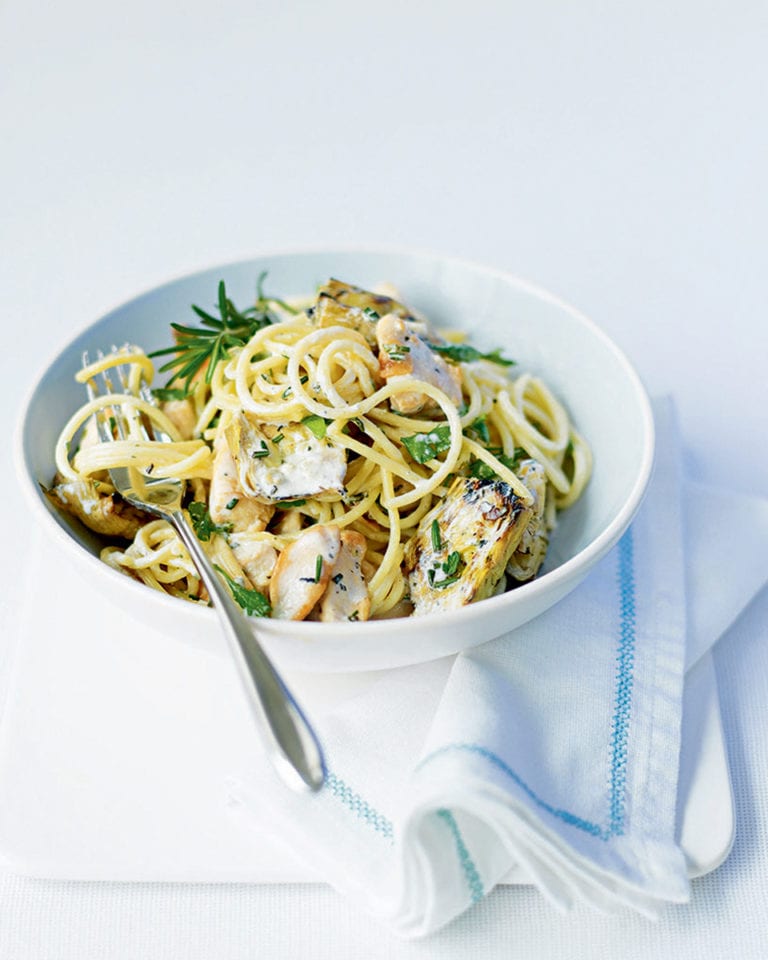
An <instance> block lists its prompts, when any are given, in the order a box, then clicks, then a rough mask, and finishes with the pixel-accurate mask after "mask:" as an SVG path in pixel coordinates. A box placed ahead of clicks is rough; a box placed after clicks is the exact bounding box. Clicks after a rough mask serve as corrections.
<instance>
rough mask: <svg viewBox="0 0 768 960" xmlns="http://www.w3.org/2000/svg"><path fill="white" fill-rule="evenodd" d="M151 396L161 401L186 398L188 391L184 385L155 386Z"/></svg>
mask: <svg viewBox="0 0 768 960" xmlns="http://www.w3.org/2000/svg"><path fill="white" fill-rule="evenodd" d="M152 396H153V397H154V398H155V400H159V401H160V402H161V403H163V402H164V401H166V400H186V399H187V397H188V396H189V392H188V391H187V390H186V389H185V388H184V387H155V388H154V389H153V390H152Z"/></svg>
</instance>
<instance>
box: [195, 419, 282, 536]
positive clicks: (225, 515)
mask: <svg viewBox="0 0 768 960" xmlns="http://www.w3.org/2000/svg"><path fill="white" fill-rule="evenodd" d="M208 512H209V513H210V515H211V519H212V520H213V522H214V523H231V524H232V529H233V530H235V531H240V532H245V531H249V532H251V533H258V532H259V531H261V530H266V527H267V524H268V523H269V521H270V520H271V519H272V514H273V513H274V512H275V508H274V507H273V506H270V505H269V504H266V503H262V502H261V501H259V500H254V499H253V498H252V497H249V496H246V494H245V491H244V490H243V488H242V486H241V485H240V482H239V480H238V476H237V464H236V463H235V460H234V457H233V456H232V453H231V452H230V449H229V444H228V443H227V439H226V437H225V436H224V433H223V432H222V431H221V430H218V431H217V432H216V438H215V440H214V441H213V474H212V476H211V489H210V493H209V494H208Z"/></svg>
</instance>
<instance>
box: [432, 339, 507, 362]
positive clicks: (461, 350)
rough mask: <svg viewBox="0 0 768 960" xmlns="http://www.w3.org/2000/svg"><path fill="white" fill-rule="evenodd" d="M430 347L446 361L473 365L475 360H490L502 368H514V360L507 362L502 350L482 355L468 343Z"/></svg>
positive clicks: (439, 344) (436, 344) (437, 344)
mask: <svg viewBox="0 0 768 960" xmlns="http://www.w3.org/2000/svg"><path fill="white" fill-rule="evenodd" d="M429 346H430V347H431V348H432V350H434V351H435V353H439V354H440V356H442V357H445V358H446V360H452V361H453V362H454V363H471V362H472V361H473V360H490V362H491V363H498V364H499V366H502V367H512V366H514V365H515V361H514V360H507V359H506V358H505V357H502V356H501V350H500V349H499V348H497V349H496V350H491V351H490V353H481V352H480V351H479V350H476V349H475V348H474V347H470V345H469V344H468V343H447V344H442V343H430V344H429Z"/></svg>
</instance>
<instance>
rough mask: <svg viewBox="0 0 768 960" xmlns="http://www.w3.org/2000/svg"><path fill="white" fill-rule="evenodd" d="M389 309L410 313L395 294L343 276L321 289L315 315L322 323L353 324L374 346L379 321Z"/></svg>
mask: <svg viewBox="0 0 768 960" xmlns="http://www.w3.org/2000/svg"><path fill="white" fill-rule="evenodd" d="M385 313H394V314H396V315H397V316H399V317H403V318H406V317H410V313H409V311H408V308H407V307H406V306H404V305H403V304H402V303H399V302H398V301H397V300H393V299H392V297H389V296H386V295H385V294H377V293H370V292H369V291H368V290H362V289H361V288H360V287H354V286H352V284H349V283H342V282H341V280H329V281H328V283H326V284H325V286H323V287H321V288H320V290H319V291H318V294H317V302H316V304H315V306H314V309H313V311H312V319H313V322H314V323H315V324H316V325H317V326H318V327H332V326H336V325H337V324H338V325H340V326H344V327H352V329H354V330H357V331H358V332H359V333H361V334H362V335H363V336H364V337H365V339H366V341H367V342H368V344H369V346H371V347H373V346H375V345H376V321H377V320H378V319H379V317H380V316H382V315H383V314H385Z"/></svg>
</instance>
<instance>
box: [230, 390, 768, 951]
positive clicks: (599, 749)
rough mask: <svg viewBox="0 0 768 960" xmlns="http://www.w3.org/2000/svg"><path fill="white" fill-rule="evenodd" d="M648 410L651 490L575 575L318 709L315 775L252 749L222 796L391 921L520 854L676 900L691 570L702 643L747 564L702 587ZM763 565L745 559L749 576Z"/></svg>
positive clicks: (670, 431)
mask: <svg viewBox="0 0 768 960" xmlns="http://www.w3.org/2000/svg"><path fill="white" fill-rule="evenodd" d="M656 419H657V433H658V447H657V460H656V466H655V470H654V476H653V480H652V485H651V488H650V490H649V493H648V496H647V498H646V501H645V503H644V504H643V506H642V508H641V511H640V513H639V514H638V516H637V518H636V520H635V522H634V523H633V524H632V527H631V528H630V530H629V531H628V532H627V534H626V535H625V536H624V537H623V539H622V540H621V542H620V544H619V545H618V546H617V547H616V548H615V549H614V550H613V551H612V553H611V554H610V555H609V556H608V557H607V558H606V559H605V560H603V561H602V562H601V563H600V564H599V566H598V567H596V568H595V570H594V571H593V572H592V573H591V574H590V575H589V576H588V578H587V579H586V580H585V581H584V583H583V584H582V585H581V586H580V587H578V588H577V589H576V591H574V592H573V593H572V594H571V595H570V596H569V597H567V598H566V599H565V600H563V601H561V602H560V603H559V604H558V605H557V606H555V607H554V608H553V609H551V610H550V611H548V612H547V613H545V614H544V615H543V616H541V617H539V618H538V619H536V620H535V621H533V622H532V623H529V624H527V625H525V626H523V627H521V628H519V629H518V630H515V631H514V632H513V633H510V634H508V635H507V636H505V637H502V638H500V639H498V640H495V641H493V642H491V643H488V644H486V645H484V646H482V647H480V648H478V649H476V650H474V651H472V652H470V653H466V654H462V655H460V656H458V657H455V658H448V659H446V660H445V661H440V662H439V663H437V664H425V665H422V666H419V667H412V668H404V669H402V670H394V671H388V672H386V673H384V674H382V675H381V677H380V679H379V680H378V681H377V682H375V683H373V684H372V685H371V686H370V687H369V688H368V689H367V690H366V691H365V692H364V693H363V694H362V695H361V696H359V697H358V698H356V699H353V700H352V701H349V702H347V703H345V704H344V705H343V706H341V707H339V708H336V709H335V710H333V712H331V713H330V714H328V715H326V716H320V717H316V718H314V719H315V720H316V722H317V726H318V728H319V733H320V736H321V739H322V740H323V743H324V746H325V748H326V752H327V758H328V763H329V778H328V782H327V785H326V787H325V788H324V789H323V791H322V792H321V793H320V794H318V795H316V796H301V795H294V794H288V793H287V792H286V790H285V789H284V788H283V787H282V785H281V784H280V783H279V782H278V781H277V779H276V778H275V776H274V774H273V773H272V771H271V770H270V769H269V768H268V766H267V765H266V764H265V765H263V766H261V767H260V768H259V769H258V771H257V772H256V773H255V774H254V776H253V778H252V779H251V780H250V781H249V782H248V783H243V784H240V785H239V788H238V790H239V792H240V793H241V796H240V798H239V799H241V800H242V801H243V802H242V803H240V804H238V805H234V806H233V808H232V809H233V815H236V816H245V817H251V818H254V821H256V822H259V823H262V824H263V823H264V822H265V820H266V822H269V823H271V824H272V827H273V829H274V830H275V832H277V833H278V834H279V835H280V837H281V838H282V840H283V841H284V842H285V843H287V844H288V845H289V847H290V848H291V852H292V853H293V854H297V855H299V856H300V857H302V858H303V859H304V860H305V861H306V862H307V864H308V865H309V866H311V868H312V869H313V871H314V872H315V873H316V874H317V876H318V877H319V878H320V879H323V880H326V881H327V882H329V883H330V884H332V885H333V886H334V887H336V888H337V889H338V890H340V891H342V892H344V893H345V894H347V895H349V896H351V897H352V898H354V899H355V900H356V901H357V902H359V903H360V904H361V905H362V906H363V907H364V908H365V909H366V910H367V911H369V912H370V913H371V914H373V915H375V916H376V917H378V918H379V919H381V920H383V921H385V922H386V923H387V925H388V926H390V927H391V928H392V929H393V930H394V931H396V932H398V933H400V934H402V935H404V936H420V935H424V934H427V933H429V932H431V931H433V930H435V929H437V928H438V927H440V926H441V925H443V924H445V923H446V922H448V921H449V920H451V919H452V918H453V917H455V916H456V915H457V914H459V913H460V912H461V911H463V910H464V909H466V908H467V907H468V906H470V905H471V904H472V903H474V902H476V901H478V900H479V899H481V898H482V897H483V896H484V895H485V894H486V893H488V892H489V891H490V890H491V889H492V888H493V887H494V885H495V884H496V883H498V882H500V881H502V880H503V879H504V877H505V876H506V875H508V874H509V873H510V871H513V870H515V869H518V870H519V869H520V868H523V869H524V870H525V872H526V873H527V875H528V876H530V877H531V878H532V880H533V882H535V884H536V885H537V886H538V888H539V889H540V890H541V892H542V893H543V894H544V896H546V897H547V898H549V899H550V900H551V901H552V902H553V903H554V904H555V905H557V906H558V907H561V908H566V907H568V906H570V905H571V904H574V903H576V902H577V901H586V902H587V903H589V904H592V905H593V906H595V907H596V908H598V909H601V910H606V911H615V910H620V909H624V908H631V909H634V910H637V911H641V912H642V913H645V914H650V915H653V914H654V912H655V910H656V908H657V907H658V905H659V904H661V903H663V902H669V901H672V902H681V901H684V900H686V898H687V897H688V879H687V874H686V865H685V861H684V857H683V854H682V852H681V851H680V849H679V848H678V847H677V845H676V843H675V804H676V797H677V780H678V759H679V751H680V724H681V712H682V690H683V678H684V670H685V665H686V657H685V647H686V644H685V638H686V596H685V589H686V579H687V580H688V586H689V588H690V587H693V588H694V589H695V591H696V593H695V596H694V598H693V599H694V602H695V603H696V604H697V605H699V603H700V601H701V602H702V603H703V609H704V610H705V611H709V614H711V617H712V618H713V619H710V620H707V619H706V618H703V617H702V616H698V617H694V618H692V621H691V622H692V624H693V627H694V630H693V635H694V639H695V643H694V648H695V650H696V651H697V655H700V653H701V652H703V650H704V649H705V648H706V646H707V644H708V643H711V642H712V640H713V639H715V637H716V636H717V634H715V635H714V636H712V638H711V639H708V637H709V636H710V634H711V633H712V629H711V623H714V624H715V625H716V627H717V629H718V630H720V629H724V627H725V626H727V625H728V623H730V622H731V621H732V620H733V618H734V617H735V615H736V614H737V613H738V612H739V610H740V609H741V607H742V606H743V605H744V602H745V599H746V597H747V596H748V595H747V594H746V593H745V590H746V589H747V587H745V586H744V584H743V583H742V582H741V578H740V581H739V582H738V583H734V584H730V583H726V582H722V583H720V584H719V588H720V589H719V591H718V594H717V595H718V600H717V602H714V601H713V600H712V595H713V592H712V591H711V590H709V591H707V592H708V593H709V598H708V599H707V600H706V601H703V598H702V596H701V593H700V591H702V589H703V588H704V587H706V586H707V575H708V572H709V571H710V562H709V558H711V556H712V541H711V539H710V538H709V536H708V534H707V529H706V527H704V526H702V525H701V520H702V518H703V517H704V516H705V510H706V500H704V501H703V505H702V495H706V494H707V491H701V490H699V491H698V494H697V493H696V492H695V491H694V492H693V493H691V488H685V489H686V502H687V503H688V505H687V507H686V510H685V511H684V510H683V506H682V503H681V490H682V489H683V488H682V486H681V475H680V455H679V444H678V438H677V432H676V426H675V422H674V413H673V411H672V408H671V404H670V403H669V402H665V403H661V404H657V407H656ZM694 502H695V504H696V506H695V507H694V506H691V504H692V503H694ZM726 512H727V511H726ZM707 516H708V514H707ZM766 516H767V517H768V513H766ZM684 518H685V520H686V522H687V525H688V527H689V528H690V529H689V535H688V538H687V546H688V547H690V548H691V550H692V552H689V553H688V555H687V558H686V556H684V550H683V543H684V534H683V525H684ZM709 529H710V530H711V527H710V528H709ZM760 549H761V550H762V546H761V547H760ZM746 553H747V555H748V556H750V557H751V559H752V560H754V551H752V552H751V554H750V552H749V551H746ZM752 566H753V567H754V566H757V567H760V565H759V564H758V565H755V564H754V563H753V564H752ZM767 566H768V565H766V564H762V568H761V569H762V572H759V571H758V572H755V571H753V570H752V569H751V568H750V572H749V573H748V576H747V577H746V579H747V580H748V581H749V585H752V584H753V585H754V586H753V589H757V588H758V587H759V585H760V583H762V582H763V581H764V580H765V571H766V569H767ZM686 567H687V571H688V572H687V577H686ZM736 573H738V570H737V571H736ZM729 587H733V589H730V590H729ZM749 596H751V594H749ZM712 611H716V612H715V613H713V612H712Z"/></svg>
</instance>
